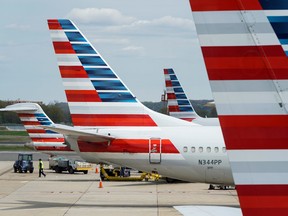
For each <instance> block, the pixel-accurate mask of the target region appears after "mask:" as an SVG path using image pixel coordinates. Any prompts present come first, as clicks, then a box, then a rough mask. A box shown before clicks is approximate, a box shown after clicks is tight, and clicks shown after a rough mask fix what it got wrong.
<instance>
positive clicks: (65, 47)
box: [53, 41, 75, 54]
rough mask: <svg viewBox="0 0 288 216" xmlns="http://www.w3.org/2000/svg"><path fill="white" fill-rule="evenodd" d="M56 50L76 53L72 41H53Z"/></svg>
mask: <svg viewBox="0 0 288 216" xmlns="http://www.w3.org/2000/svg"><path fill="white" fill-rule="evenodd" d="M53 46H54V50H55V53H56V54H74V53H75V51H74V49H73V47H72V45H71V44H70V42H63V41H61V42H58V41H57V42H53Z"/></svg>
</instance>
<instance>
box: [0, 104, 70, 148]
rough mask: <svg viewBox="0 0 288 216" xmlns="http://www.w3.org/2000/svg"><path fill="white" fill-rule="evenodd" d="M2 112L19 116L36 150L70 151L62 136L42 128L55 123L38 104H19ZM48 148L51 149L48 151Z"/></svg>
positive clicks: (3, 109)
mask: <svg viewBox="0 0 288 216" xmlns="http://www.w3.org/2000/svg"><path fill="white" fill-rule="evenodd" d="M0 111H2V112H4V111H12V112H16V113H17V114H18V116H19V118H20V120H21V122H22V123H23V125H24V127H25V129H26V130H27V133H28V134H29V136H30V138H31V140H32V142H33V146H34V147H35V149H36V150H40V151H41V150H59V151H60V150H62V151H64V150H68V149H67V146H65V145H63V143H64V142H65V140H64V136H63V135H62V134H58V133H55V132H53V131H50V130H44V129H43V128H42V127H40V126H51V125H53V124H54V123H53V122H52V120H51V119H50V118H49V117H48V116H47V115H46V114H45V113H44V111H43V110H42V108H41V107H40V106H39V105H38V104H35V103H17V104H13V105H10V106H7V107H5V108H2V109H0ZM47 147H50V148H51V149H47ZM70 151H71V150H70Z"/></svg>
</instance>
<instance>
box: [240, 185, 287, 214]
mask: <svg viewBox="0 0 288 216" xmlns="http://www.w3.org/2000/svg"><path fill="white" fill-rule="evenodd" d="M236 189H237V192H238V196H239V201H240V205H241V209H242V213H243V215H245V216H246V215H261V216H268V215H269V216H271V215H277V216H278V215H283V216H284V215H285V216H286V215H287V212H288V185H237V186H236Z"/></svg>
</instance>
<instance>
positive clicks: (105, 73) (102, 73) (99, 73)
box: [85, 68, 117, 78]
mask: <svg viewBox="0 0 288 216" xmlns="http://www.w3.org/2000/svg"><path fill="white" fill-rule="evenodd" d="M85 70H86V72H87V74H88V76H89V78H117V77H116V75H115V74H114V73H113V71H112V70H111V69H110V68H85Z"/></svg>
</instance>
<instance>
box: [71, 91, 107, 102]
mask: <svg viewBox="0 0 288 216" xmlns="http://www.w3.org/2000/svg"><path fill="white" fill-rule="evenodd" d="M65 93H66V97H67V101H68V102H101V99H100V97H99V95H98V93H97V92H96V90H65Z"/></svg>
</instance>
